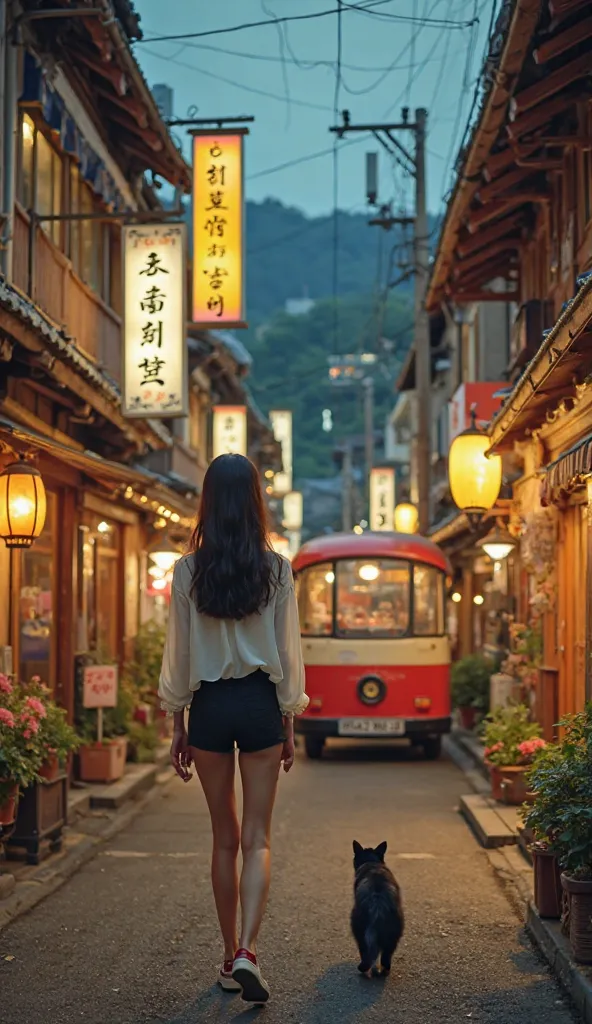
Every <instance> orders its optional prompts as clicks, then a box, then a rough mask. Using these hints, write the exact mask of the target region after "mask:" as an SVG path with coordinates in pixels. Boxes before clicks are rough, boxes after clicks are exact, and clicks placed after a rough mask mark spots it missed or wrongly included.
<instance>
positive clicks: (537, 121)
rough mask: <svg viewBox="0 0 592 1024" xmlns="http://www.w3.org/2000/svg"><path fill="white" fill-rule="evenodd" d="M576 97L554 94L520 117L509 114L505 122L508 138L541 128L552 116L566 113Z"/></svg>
mask: <svg viewBox="0 0 592 1024" xmlns="http://www.w3.org/2000/svg"><path fill="white" fill-rule="evenodd" d="M575 100H576V97H575V95H574V94H573V92H572V93H571V94H568V95H563V94H562V95H561V96H556V97H555V99H553V100H550V101H549V103H544V104H543V106H542V107H537V108H536V109H535V110H531V111H529V113H528V114H523V115H522V116H521V117H515V118H514V117H512V115H511V114H510V121H509V123H507V124H506V126H505V127H506V132H507V133H508V136H509V138H510V139H513V140H516V139H519V138H520V136H521V135H526V134H527V132H528V133H529V132H533V131H536V129H537V128H542V127H543V125H546V124H548V123H549V121H552V120H553V118H554V117H557V116H558V115H559V114H567V112H568V110H569V108H570V107H571V106H573V104H574V103H575Z"/></svg>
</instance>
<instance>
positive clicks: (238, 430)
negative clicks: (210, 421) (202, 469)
mask: <svg viewBox="0 0 592 1024" xmlns="http://www.w3.org/2000/svg"><path fill="white" fill-rule="evenodd" d="M213 434H214V444H213V458H214V459H215V458H217V457H218V455H246V454H247V410H246V407H245V406H244V405H216V406H214V431H213Z"/></svg>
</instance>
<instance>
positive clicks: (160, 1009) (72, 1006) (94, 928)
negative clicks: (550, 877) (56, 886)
mask: <svg viewBox="0 0 592 1024" xmlns="http://www.w3.org/2000/svg"><path fill="white" fill-rule="evenodd" d="M465 790H466V782H465V780H464V778H463V776H462V775H461V774H460V772H458V770H457V769H456V768H455V767H454V766H453V765H452V764H450V763H449V762H446V761H443V762H441V763H422V762H421V761H417V760H414V759H413V758H411V757H410V756H409V755H408V754H407V753H405V752H395V753H394V754H393V752H392V751H390V750H387V751H384V750H378V749H376V748H372V749H370V750H368V748H366V749H365V750H362V751H360V749H359V748H358V749H355V748H352V747H347V746H343V747H341V748H340V749H335V750H334V751H333V752H331V753H330V755H329V757H328V758H327V760H323V761H322V762H320V763H313V762H307V761H305V760H304V758H303V756H302V755H300V756H299V758H298V761H297V764H296V766H295V768H294V770H293V771H292V773H291V774H290V775H289V776H288V777H284V776H282V779H281V795H280V798H279V803H278V806H277V810H276V817H275V829H274V833H275V834H274V848H273V849H274V876H273V883H272V895H271V902H270V907H269V912H268V916H267V919H266V922H265V925H264V931H263V934H262V936H261V941H260V956H261V960H262V963H263V967H264V972H265V975H266V977H267V978H268V980H269V982H270V984H271V986H272V1001H271V1002H270V1003H269V1004H268V1006H267V1008H266V1009H265V1010H254V1009H245V1007H244V1004H242V1003H241V1001H240V998H237V997H236V996H229V995H225V994H223V993H221V992H219V991H218V990H217V989H216V987H215V986H214V985H213V984H212V981H213V979H214V977H215V972H216V966H217V964H218V962H219V959H220V955H219V941H218V935H217V929H216V924H215V915H214V907H213V901H212V898H211V896H210V892H209V853H210V840H209V836H208V829H207V817H206V813H207V812H206V809H205V806H204V801H203V799H202V796H201V793H200V791H199V789H198V786H197V782H196V780H195V779H193V780H192V781H191V783H189V785H188V786H186V787H184V786H183V785H182V784H181V783H180V782H177V780H174V781H173V782H172V783H171V784H170V785H168V786H166V787H164V789H163V790H162V791H160V792H159V794H158V796H157V797H155V799H154V801H152V803H151V804H150V805H149V807H148V809H147V810H146V811H145V812H144V813H143V814H142V816H141V817H139V818H137V819H136V820H135V822H134V823H133V824H132V825H131V826H130V827H129V828H128V829H127V830H126V831H125V832H123V833H121V834H120V835H119V836H118V837H117V838H116V839H115V840H114V841H113V842H112V843H111V844H110V845H108V846H106V847H105V848H103V852H102V853H101V855H100V856H98V857H97V858H96V859H95V860H94V861H92V862H91V863H90V864H88V865H87V866H86V867H85V868H84V869H83V870H82V871H81V872H80V873H79V874H78V875H76V876H75V877H74V878H73V879H72V880H71V881H70V882H69V883H68V884H67V885H66V886H65V887H64V888H62V889H61V890H60V891H58V892H57V893H55V894H54V895H53V896H52V897H50V898H49V899H48V900H46V901H45V902H44V903H42V904H41V905H39V906H38V907H37V908H36V909H35V910H34V911H33V912H32V913H31V914H29V915H28V916H27V917H24V918H21V919H20V920H18V921H16V922H15V924H14V925H13V926H12V927H11V928H10V929H8V930H7V931H5V932H3V933H1V934H0V957H3V956H6V955H13V956H14V957H15V958H16V959H14V960H12V961H10V962H7V961H5V960H0V1022H2V1024H25V1022H26V1024H74V1022H83V1024H156V1022H160V1021H165V1022H168V1024H193V1022H204V1024H208V1022H214V1021H215V1022H216V1024H224V1022H227V1021H240V1022H245V1024H246V1022H248V1021H250V1020H254V1019H256V1018H260V1019H261V1020H262V1021H265V1022H266V1024H291V1022H293V1024H333V1022H339V1024H356V1022H363V1024H366V1022H377V1024H378V1022H387V1021H388V1022H391V1021H393V1022H395V1021H401V1022H405V1024H444V1022H454V1024H461V1022H463V1021H470V1022H471V1024H535V1022H536V1024H573V1022H574V1021H575V1020H576V1018H575V1017H574V1016H573V1015H572V1012H571V1011H570V1009H569V1007H568V1005H567V1003H566V1001H565V999H564V998H563V997H562V994H561V992H560V990H559V988H558V987H557V986H556V984H555V982H554V981H553V980H552V978H551V977H550V975H549V973H548V971H547V969H546V967H545V966H544V965H543V963H542V961H541V960H540V959H539V957H538V956H537V955H536V954H535V952H534V951H533V949H532V948H531V946H530V945H529V943H528V940H527V939H526V937H525V936H524V933H523V931H522V929H521V926H520V922H519V920H518V919H517V917H516V916H515V914H514V912H513V911H512V909H511V906H510V904H509V902H508V901H507V899H506V897H505V896H504V894H503V892H502V891H501V889H500V888H499V886H498V883H497V882H496V880H495V878H494V876H493V874H492V871H491V868H490V866H489V863H488V861H487V858H486V856H485V854H484V852H483V851H482V850H481V849H480V848H479V847H478V845H477V843H476V842H475V840H474V839H473V837H472V836H471V834H470V833H469V831H468V829H467V826H466V825H465V824H464V823H463V821H462V820H461V818H460V817H459V815H458V813H457V811H456V807H457V802H458V798H459V795H460V794H461V793H462V792H464V791H465ZM354 838H357V839H358V840H360V841H361V842H363V843H364V844H365V845H369V844H370V843H372V844H377V843H378V842H380V841H381V840H383V839H387V840H388V843H389V848H390V852H389V855H388V857H389V862H390V864H391V866H392V867H393V869H394V871H395V873H396V875H397V877H398V879H399V881H400V883H401V885H402V888H403V894H404V900H405V905H406V911H407V926H408V931H407V934H406V937H405V939H404V942H403V944H402V946H401V947H400V950H399V952H398V954H397V956H396V959H395V961H394V964H393V972H392V974H391V977H390V978H389V980H388V981H386V982H383V981H381V980H376V979H374V980H368V979H366V978H362V977H360V976H359V975H358V973H357V971H356V962H357V961H356V954H355V950H354V946H353V943H352V940H351V938H350V935H349V927H348V917H349V910H350V905H351V884H352V868H351V843H352V839H354Z"/></svg>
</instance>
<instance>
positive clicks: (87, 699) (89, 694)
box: [82, 665, 117, 708]
mask: <svg viewBox="0 0 592 1024" xmlns="http://www.w3.org/2000/svg"><path fill="white" fill-rule="evenodd" d="M82 703H83V706H84V707H85V708H114V707H115V706H116V705H117V665H89V666H87V668H85V669H84V688H83V696H82Z"/></svg>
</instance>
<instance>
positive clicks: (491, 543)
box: [479, 525, 516, 562]
mask: <svg viewBox="0 0 592 1024" xmlns="http://www.w3.org/2000/svg"><path fill="white" fill-rule="evenodd" d="M479 547H480V548H483V550H484V552H485V554H486V555H489V557H490V558H491V560H492V562H502V561H503V560H504V558H507V557H508V555H509V554H510V552H511V551H513V550H514V548H515V547H516V541H515V540H514V538H513V537H512V536H511V534H510V533H508V531H507V530H506V529H504V528H503V527H500V526H497V525H496V526H495V527H494V528H493V530H490V531H489V533H488V534H487V536H486V537H484V538H483V540H481V541H479Z"/></svg>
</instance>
